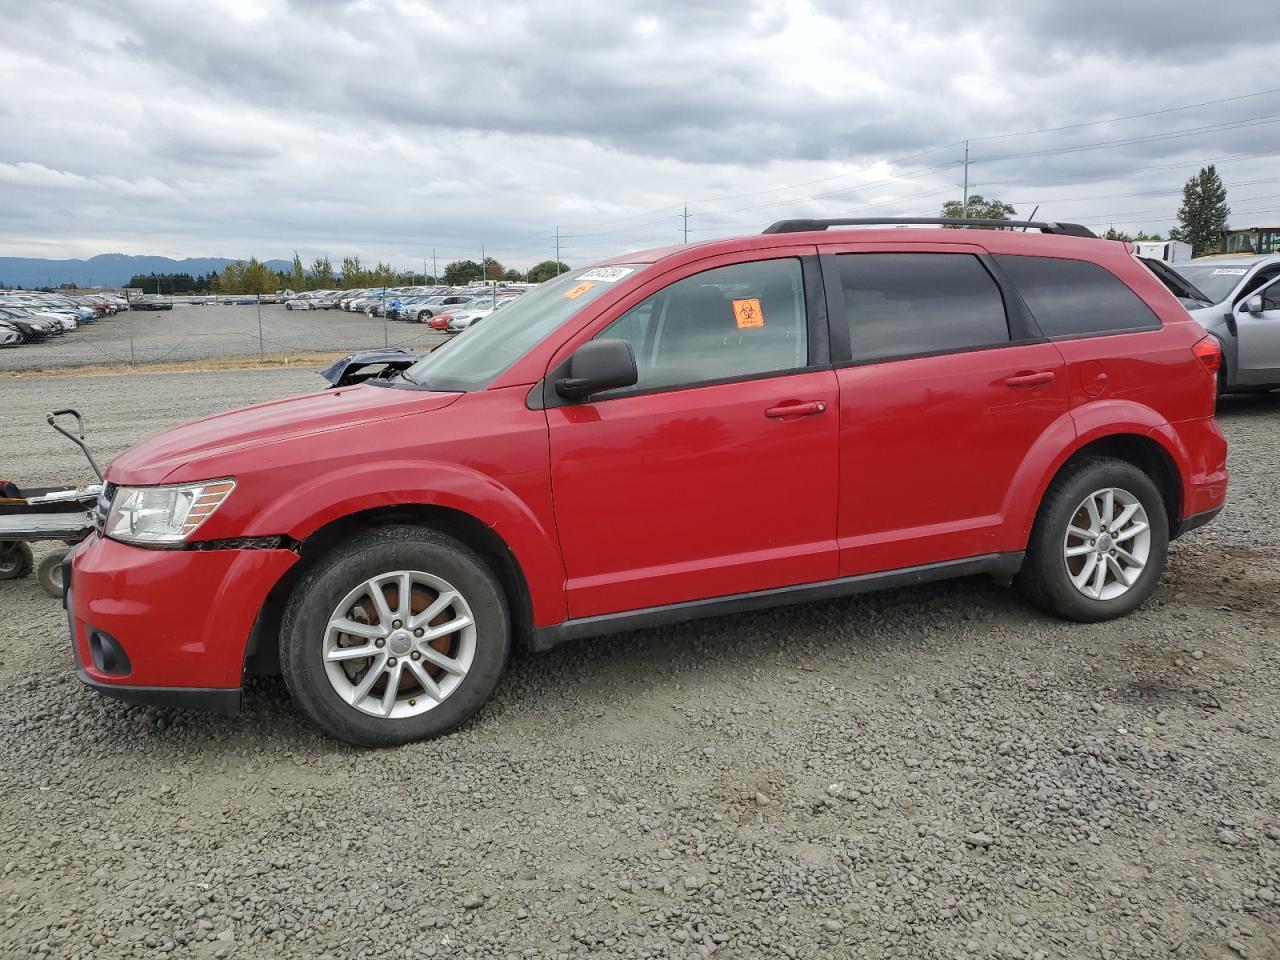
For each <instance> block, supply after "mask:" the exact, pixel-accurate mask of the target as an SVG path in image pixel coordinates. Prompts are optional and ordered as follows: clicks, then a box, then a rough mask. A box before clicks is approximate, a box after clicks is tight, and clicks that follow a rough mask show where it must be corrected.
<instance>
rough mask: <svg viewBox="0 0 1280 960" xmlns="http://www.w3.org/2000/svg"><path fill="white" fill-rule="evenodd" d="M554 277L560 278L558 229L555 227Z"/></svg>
mask: <svg viewBox="0 0 1280 960" xmlns="http://www.w3.org/2000/svg"><path fill="white" fill-rule="evenodd" d="M556 276H557V277H558V276H560V228H559V227H556Z"/></svg>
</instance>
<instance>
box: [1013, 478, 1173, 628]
mask: <svg viewBox="0 0 1280 960" xmlns="http://www.w3.org/2000/svg"><path fill="white" fill-rule="evenodd" d="M1168 549H1169V520H1168V516H1167V514H1166V513H1165V506H1164V500H1163V498H1162V497H1161V496H1160V491H1159V490H1158V489H1156V485H1155V483H1153V482H1152V480H1151V478H1150V477H1149V476H1147V474H1145V473H1143V472H1142V471H1141V470H1140V469H1138V468H1137V467H1136V466H1134V465H1133V464H1131V463H1128V462H1127V461H1124V460H1115V459H1111V458H1096V459H1089V460H1084V461H1082V462H1081V463H1079V464H1077V465H1075V466H1074V467H1072V468H1070V469H1069V470H1067V471H1065V472H1064V473H1062V474H1061V475H1059V476H1058V477H1057V478H1056V479H1055V480H1054V482H1053V483H1052V484H1051V485H1050V487H1049V491H1048V493H1047V494H1046V495H1045V499H1044V502H1043V503H1042V504H1041V506H1040V512H1039V514H1038V515H1037V516H1036V522H1035V526H1034V528H1033V529H1032V532H1031V541H1030V543H1029V544H1028V545H1027V558H1026V562H1025V563H1024V564H1023V568H1022V571H1021V572H1020V573H1019V574H1018V585H1019V586H1020V587H1021V588H1022V590H1023V592H1024V593H1026V594H1027V596H1028V597H1029V598H1030V599H1031V600H1032V601H1033V602H1035V603H1036V604H1037V605H1038V606H1040V607H1042V608H1043V609H1045V610H1047V611H1048V612H1050V613H1053V614H1056V615H1057V616H1060V617H1064V618H1065V619H1068V620H1076V621H1079V622H1084V623H1088V622H1094V621H1099V620H1110V619H1112V618H1114V617H1122V616H1125V615H1126V614H1128V613H1131V612H1133V611H1134V610H1136V609H1137V608H1138V607H1139V606H1141V605H1142V603H1143V602H1144V601H1146V599H1147V597H1149V596H1150V595H1151V592H1152V591H1153V590H1154V589H1155V587H1156V583H1157V582H1158V581H1159V579H1160V574H1161V573H1162V572H1163V570H1164V565H1165V559H1166V557H1167V554H1168Z"/></svg>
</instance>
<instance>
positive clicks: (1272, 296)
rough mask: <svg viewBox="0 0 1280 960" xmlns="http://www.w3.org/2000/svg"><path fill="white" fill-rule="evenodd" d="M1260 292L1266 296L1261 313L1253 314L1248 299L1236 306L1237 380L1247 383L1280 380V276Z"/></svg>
mask: <svg viewBox="0 0 1280 960" xmlns="http://www.w3.org/2000/svg"><path fill="white" fill-rule="evenodd" d="M1256 295H1257V296H1261V297H1262V312H1261V313H1250V312H1249V311H1248V310H1247V309H1246V306H1247V303H1248V300H1247V299H1246V301H1245V303H1242V304H1240V306H1238V307H1237V308H1236V328H1237V330H1238V333H1237V336H1238V337H1239V342H1240V346H1239V351H1238V354H1237V356H1238V360H1237V379H1238V380H1239V382H1240V383H1245V384H1259V385H1261V384H1272V383H1280V279H1277V280H1272V282H1271V284H1270V285H1269V286H1266V287H1263V288H1262V289H1261V290H1259V291H1257V294H1256Z"/></svg>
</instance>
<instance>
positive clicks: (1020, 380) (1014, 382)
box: [1004, 370, 1054, 387]
mask: <svg viewBox="0 0 1280 960" xmlns="http://www.w3.org/2000/svg"><path fill="white" fill-rule="evenodd" d="M1053 379H1054V372H1053V371H1052V370H1041V371H1039V372H1038V373H1017V374H1014V375H1013V376H1012V377H1005V378H1004V385H1005V386H1006V387H1038V386H1042V385H1043V384H1046V383H1053Z"/></svg>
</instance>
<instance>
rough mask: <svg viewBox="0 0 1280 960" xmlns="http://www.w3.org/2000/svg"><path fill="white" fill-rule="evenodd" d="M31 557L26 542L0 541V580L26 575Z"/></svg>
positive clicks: (29, 567)
mask: <svg viewBox="0 0 1280 960" xmlns="http://www.w3.org/2000/svg"><path fill="white" fill-rule="evenodd" d="M33 559H34V558H33V557H32V555H31V547H30V546H29V545H28V544H25V543H21V542H16V541H9V542H7V543H0V580H17V579H19V578H21V577H25V576H28V575H29V574H30V573H31V564H32V560H33Z"/></svg>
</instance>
